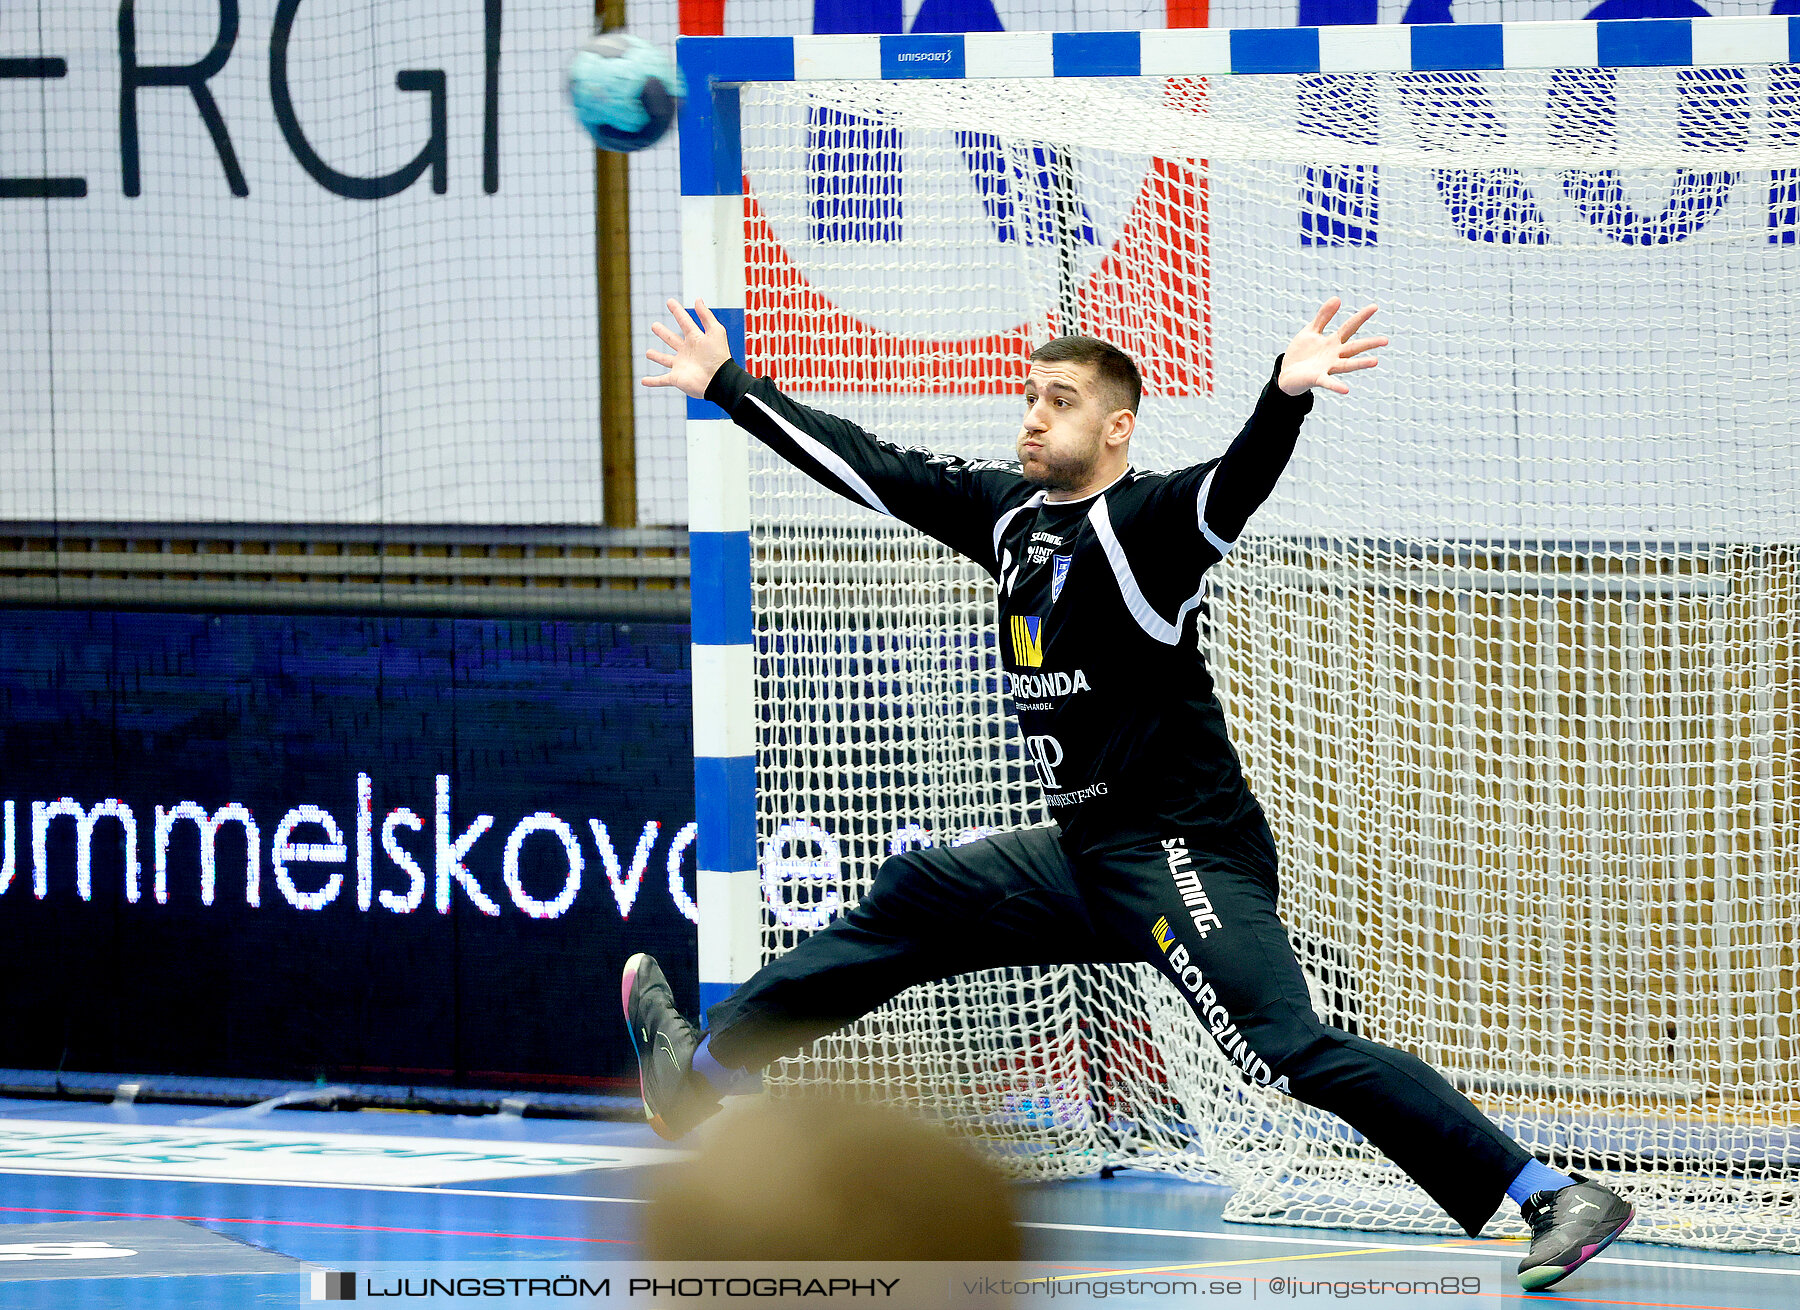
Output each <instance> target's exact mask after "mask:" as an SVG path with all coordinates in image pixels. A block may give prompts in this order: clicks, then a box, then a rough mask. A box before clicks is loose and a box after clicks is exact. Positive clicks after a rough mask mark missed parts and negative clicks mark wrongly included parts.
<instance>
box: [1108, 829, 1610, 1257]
mask: <svg viewBox="0 0 1800 1310" xmlns="http://www.w3.org/2000/svg"><path fill="white" fill-rule="evenodd" d="M1080 872H1081V883H1082V887H1083V889H1084V891H1086V892H1087V893H1088V897H1089V909H1090V912H1091V913H1092V915H1093V917H1094V919H1095V920H1096V922H1098V923H1100V924H1101V925H1102V927H1105V928H1110V929H1111V930H1112V931H1114V932H1116V933H1120V934H1124V935H1126V936H1130V937H1134V938H1135V941H1136V943H1137V948H1138V951H1139V953H1140V955H1141V958H1145V959H1148V960H1150V961H1151V962H1152V963H1154V964H1155V965H1156V966H1157V967H1158V968H1159V969H1161V970H1162V972H1163V973H1164V974H1165V975H1166V976H1167V977H1168V978H1169V980H1170V981H1171V982H1173V983H1174V984H1175V986H1176V988H1177V989H1178V990H1179V991H1180V992H1181V994H1182V995H1183V996H1184V997H1185V998H1186V999H1187V1001H1188V1003H1189V1004H1190V1005H1191V1006H1192V1007H1193V1009H1194V1011H1195V1013H1196V1014H1197V1015H1198V1016H1199V1018H1200V1022H1201V1025H1202V1027H1204V1028H1205V1029H1206V1030H1207V1031H1208V1032H1209V1033H1210V1034H1211V1035H1212V1038H1213V1040H1214V1041H1215V1042H1216V1043H1217V1044H1218V1046H1219V1048H1220V1049H1221V1050H1222V1051H1224V1053H1225V1055H1226V1056H1227V1057H1228V1058H1229V1059H1230V1060H1231V1062H1232V1063H1233V1064H1234V1065H1235V1066H1236V1067H1237V1068H1238V1069H1240V1070H1241V1071H1242V1072H1243V1073H1244V1074H1245V1075H1247V1076H1248V1077H1250V1078H1251V1079H1253V1080H1255V1081H1256V1082H1258V1083H1260V1084H1262V1085H1264V1086H1273V1087H1275V1088H1276V1089H1278V1090H1281V1091H1285V1092H1288V1093H1290V1094H1291V1095H1293V1096H1294V1097H1295V1098H1296V1099H1298V1100H1301V1101H1304V1102H1306V1103H1307V1104H1309V1105H1315V1106H1318V1107H1320V1108H1321V1109H1325V1110H1329V1111H1331V1112H1332V1113H1333V1114H1336V1115H1337V1116H1339V1117H1340V1118H1342V1119H1344V1120H1345V1121H1347V1122H1348V1123H1349V1124H1350V1125H1351V1126H1352V1127H1354V1128H1356V1129H1357V1130H1358V1131H1359V1132H1361V1133H1362V1135H1363V1136H1364V1137H1366V1138H1367V1139H1368V1140H1369V1141H1370V1142H1371V1143H1372V1144H1373V1145H1374V1146H1376V1147H1377V1148H1378V1149H1379V1150H1381V1151H1382V1153H1383V1154H1385V1155H1386V1156H1387V1157H1388V1158H1389V1159H1391V1160H1393V1162H1394V1163H1395V1164H1397V1165H1399V1166H1400V1167H1401V1168H1402V1169H1404V1170H1405V1171H1406V1172H1407V1174H1409V1175H1410V1176H1411V1177H1412V1178H1413V1180H1414V1181H1415V1182H1417V1183H1418V1184H1419V1186H1420V1187H1422V1188H1424V1189H1425V1191H1426V1192H1428V1193H1429V1194H1430V1195H1431V1196H1432V1198H1433V1199H1434V1200H1436V1201H1437V1202H1438V1204H1439V1205H1441V1206H1443V1208H1444V1210H1445V1211H1446V1212H1447V1213H1448V1214H1449V1215H1450V1216H1451V1217H1452V1218H1453V1219H1455V1220H1456V1222H1457V1223H1459V1224H1461V1225H1462V1227H1463V1228H1464V1230H1465V1231H1467V1232H1468V1233H1469V1235H1470V1236H1475V1235H1476V1234H1478V1233H1479V1232H1480V1231H1481V1229H1482V1227H1483V1225H1485V1224H1486V1222H1487V1220H1488V1218H1489V1217H1490V1216H1491V1215H1492V1214H1493V1213H1494V1210H1495V1208H1496V1207H1497V1206H1498V1205H1499V1203H1500V1201H1501V1199H1502V1197H1504V1196H1511V1197H1512V1199H1514V1200H1515V1201H1518V1202H1520V1203H1521V1204H1523V1205H1524V1206H1525V1215H1526V1218H1527V1219H1528V1220H1530V1221H1531V1224H1532V1228H1533V1242H1532V1249H1531V1253H1530V1255H1528V1256H1527V1257H1526V1259H1525V1261H1524V1262H1522V1263H1521V1265H1520V1267H1519V1278H1520V1282H1522V1283H1523V1284H1524V1285H1525V1286H1526V1287H1527V1288H1530V1289H1534V1290H1535V1289H1537V1288H1541V1287H1548V1286H1549V1285H1550V1284H1551V1283H1552V1282H1555V1281H1557V1280H1559V1279H1561V1278H1563V1277H1564V1276H1566V1275H1567V1274H1568V1273H1569V1272H1571V1271H1572V1270H1573V1269H1575V1268H1576V1267H1577V1266H1579V1265H1580V1264H1582V1263H1583V1262H1585V1261H1586V1260H1588V1259H1591V1258H1592V1257H1593V1255H1594V1254H1595V1253H1596V1252H1597V1251H1599V1250H1600V1249H1601V1248H1602V1247H1604V1246H1605V1245H1606V1244H1607V1243H1608V1242H1611V1241H1612V1240H1613V1238H1615V1237H1617V1236H1618V1234H1619V1232H1620V1230H1622V1229H1623V1228H1624V1226H1625V1225H1626V1224H1627V1223H1628V1222H1630V1220H1631V1207H1630V1206H1629V1205H1628V1204H1627V1203H1626V1202H1625V1201H1624V1200H1623V1199H1622V1198H1619V1197H1617V1196H1615V1195H1614V1194H1613V1193H1611V1192H1609V1191H1607V1190H1606V1189H1605V1188H1603V1187H1601V1186H1600V1185H1599V1184H1597V1183H1588V1182H1585V1181H1580V1180H1577V1179H1572V1178H1569V1177H1567V1176H1565V1175H1563V1174H1560V1173H1557V1172H1556V1171H1555V1170H1553V1169H1550V1168H1548V1167H1546V1166H1544V1165H1542V1164H1540V1163H1538V1162H1537V1161H1535V1160H1533V1159H1532V1157H1531V1154H1530V1153H1529V1152H1528V1151H1526V1149H1525V1148H1524V1147H1523V1146H1521V1145H1520V1144H1519V1143H1518V1142H1516V1141H1514V1140H1513V1139H1512V1138H1511V1137H1509V1136H1508V1135H1507V1134H1506V1133H1505V1132H1503V1131H1501V1129H1500V1128H1499V1127H1498V1126H1496V1125H1495V1124H1494V1123H1493V1122H1492V1121H1491V1120H1490V1119H1489V1118H1488V1117H1487V1116H1486V1115H1485V1114H1483V1113H1482V1112H1481V1111H1480V1110H1479V1109H1477V1108H1476V1106H1475V1105H1474V1104H1472V1103H1471V1102H1470V1101H1469V1099H1468V1098H1467V1097H1466V1096H1464V1095H1463V1094H1462V1093H1461V1092H1459V1091H1457V1090H1456V1089H1455V1088H1454V1087H1452V1086H1451V1085H1450V1084H1449V1082H1447V1081H1446V1080H1445V1079H1444V1077H1443V1076H1442V1075H1441V1074H1439V1073H1438V1072H1437V1071H1436V1070H1434V1069H1432V1068H1431V1067H1430V1066H1429V1065H1427V1064H1426V1063H1425V1062H1424V1061H1423V1060H1420V1059H1419V1058H1418V1057H1417V1056H1414V1055H1411V1054H1409V1053H1407V1052H1405V1051H1401V1050H1396V1049H1394V1048H1392V1047H1387V1046H1382V1045H1379V1044H1378V1043H1375V1042H1372V1041H1368V1040H1367V1039H1365V1038H1363V1037H1360V1036H1357V1035H1355V1034H1352V1033H1349V1032H1346V1031H1344V1030H1343V1029H1341V1028H1337V1027H1333V1026H1331V1025H1329V1024H1326V1023H1324V1022H1322V1021H1321V1020H1320V1019H1319V1017H1318V1016H1317V1015H1316V1014H1315V1013H1314V1012H1313V1008H1312V1001H1311V997H1310V995H1309V994H1308V991H1307V986H1306V978H1305V975H1304V974H1303V973H1302V972H1301V969H1300V965H1299V962H1298V961H1297V960H1296V959H1295V956H1294V950H1293V947H1292V945H1291V944H1290V940H1289V936H1288V931H1287V928H1286V926H1285V925H1284V924H1283V923H1282V921H1281V919H1280V917H1279V915H1278V914H1277V913H1276V899H1277V896H1278V894H1279V892H1278V884H1277V880H1276V860H1275V847H1274V842H1273V839H1272V838H1271V837H1270V836H1269V833H1268V829H1267V827H1266V826H1264V825H1262V824H1260V823H1259V824H1255V825H1253V826H1249V827H1245V828H1240V829H1237V830H1232V831H1227V832H1220V831H1217V830H1210V831H1195V832H1185V833H1181V832H1175V833H1163V834H1157V835H1154V836H1141V837H1138V838H1134V839H1130V840H1126V839H1121V840H1120V841H1119V842H1117V843H1116V844H1109V846H1108V848H1107V849H1105V850H1103V851H1096V852H1094V853H1093V855H1092V857H1091V859H1089V858H1084V859H1083V861H1082V863H1081V866H1080Z"/></svg>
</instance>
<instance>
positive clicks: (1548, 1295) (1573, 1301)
mask: <svg viewBox="0 0 1800 1310" xmlns="http://www.w3.org/2000/svg"><path fill="white" fill-rule="evenodd" d="M1669 1268H1671V1269H1679V1268H1681V1266H1680V1265H1678V1264H1671V1265H1670V1266H1669ZM1524 1295H1526V1296H1528V1297H1530V1298H1531V1301H1532V1304H1534V1305H1535V1304H1537V1303H1538V1302H1539V1301H1560V1302H1562V1303H1563V1304H1564V1305H1633V1306H1649V1307H1652V1310H1766V1307H1759V1306H1748V1305H1693V1304H1691V1303H1689V1302H1687V1301H1609V1300H1605V1299H1603V1298H1600V1297H1590V1296H1557V1295H1556V1294H1554V1293H1552V1292H1526V1293H1524Z"/></svg>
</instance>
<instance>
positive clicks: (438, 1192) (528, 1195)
mask: <svg viewBox="0 0 1800 1310" xmlns="http://www.w3.org/2000/svg"><path fill="white" fill-rule="evenodd" d="M670 1154H671V1155H676V1156H679V1155H680V1154H681V1153H679V1152H670ZM608 1172H612V1171H610V1170H609V1171H608ZM8 1174H19V1175H22V1176H25V1177H28V1178H81V1179H86V1180H99V1181H101V1182H105V1181H106V1180H108V1179H112V1178H117V1179H119V1180H121V1181H128V1182H134V1183H188V1184H190V1185H194V1186H202V1187H217V1186H218V1185H219V1184H220V1183H229V1184H231V1185H233V1186H236V1187H310V1188H317V1189H321V1190H324V1191H335V1192H404V1193H407V1194H409V1195H412V1196H498V1197H504V1198H506V1199H507V1200H509V1201H587V1202H591V1203H594V1204H609V1205H648V1204H649V1202H648V1201H646V1200H643V1199H642V1198H639V1197H635V1196H588V1195H585V1194H583V1193H580V1192H497V1191H490V1190H489V1189H487V1188H485V1187H424V1186H417V1187H415V1186H411V1185H409V1184H405V1183H314V1182H301V1181H299V1180H297V1179H296V1180H292V1181H289V1182H271V1181H269V1180H268V1179H264V1178H196V1177H194V1176H193V1175H192V1174H113V1173H106V1174H78V1173H71V1172H69V1171H68V1170H65V1169H0V1178H3V1177H5V1176H6V1175H8ZM557 1176H558V1177H560V1178H572V1177H575V1176H576V1175H574V1174H559V1175H557Z"/></svg>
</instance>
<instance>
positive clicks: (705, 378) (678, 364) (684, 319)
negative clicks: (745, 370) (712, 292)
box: [643, 300, 731, 400]
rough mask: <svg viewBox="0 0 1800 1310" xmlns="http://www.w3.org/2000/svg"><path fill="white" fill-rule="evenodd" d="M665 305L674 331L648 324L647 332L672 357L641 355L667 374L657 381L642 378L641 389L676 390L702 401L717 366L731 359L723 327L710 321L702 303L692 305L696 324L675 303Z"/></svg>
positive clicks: (662, 353) (652, 353)
mask: <svg viewBox="0 0 1800 1310" xmlns="http://www.w3.org/2000/svg"><path fill="white" fill-rule="evenodd" d="M668 303H669V313H670V314H671V315H673V316H674V318H675V323H676V327H675V328H668V327H664V326H663V325H662V324H661V323H652V324H651V325H650V330H651V331H652V332H654V333H656V335H657V336H658V337H659V338H660V339H661V340H662V342H663V343H664V344H665V345H667V346H669V347H671V348H672V349H673V350H674V351H675V353H674V354H673V355H671V354H669V353H667V352H666V351H662V350H646V351H645V352H644V357H645V358H646V359H648V360H649V361H650V362H651V363H652V364H661V365H662V366H663V367H664V368H666V369H668V370H669V371H668V372H667V373H664V374H662V375H661V376H660V377H647V378H645V379H644V380H643V381H644V385H645V386H647V387H679V388H680V389H681V390H682V392H683V393H685V394H686V395H689V396H692V397H693V398H694V399H695V400H705V399H706V388H707V385H708V384H709V383H710V382H711V381H712V380H713V374H714V373H717V372H718V371H719V365H721V364H723V363H724V362H725V361H726V360H728V359H730V358H731V343H730V342H729V341H727V340H726V339H725V325H724V324H723V323H721V322H719V320H718V319H716V318H714V317H713V312H712V310H710V309H708V308H707V307H706V302H705V301H704V300H696V301H695V302H694V309H695V311H696V312H698V313H699V315H700V322H699V323H698V324H696V323H695V322H694V320H693V319H692V318H691V317H689V315H688V312H687V310H685V309H683V308H682V307H681V302H680V301H679V300H670V301H669V302H668ZM677 329H679V331H677Z"/></svg>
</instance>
